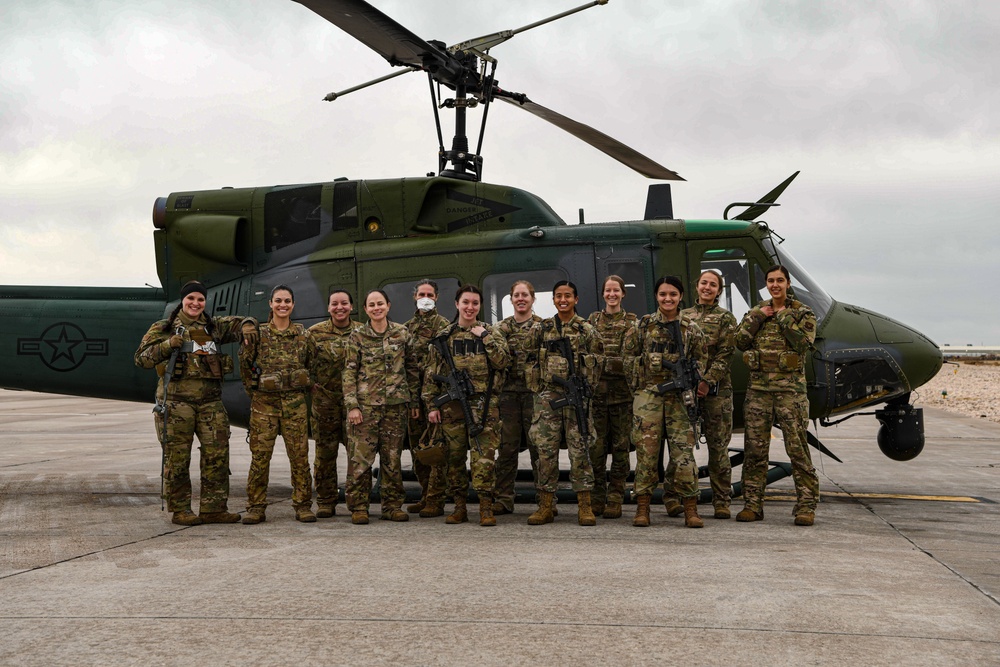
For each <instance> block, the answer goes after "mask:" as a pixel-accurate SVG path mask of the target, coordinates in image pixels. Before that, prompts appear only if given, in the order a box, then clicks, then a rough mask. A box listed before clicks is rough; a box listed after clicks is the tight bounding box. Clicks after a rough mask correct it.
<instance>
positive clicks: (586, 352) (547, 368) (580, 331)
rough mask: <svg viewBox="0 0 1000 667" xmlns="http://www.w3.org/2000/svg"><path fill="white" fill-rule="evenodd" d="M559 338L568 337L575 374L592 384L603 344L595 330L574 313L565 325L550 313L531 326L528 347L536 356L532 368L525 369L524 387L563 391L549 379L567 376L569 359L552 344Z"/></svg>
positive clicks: (598, 375)
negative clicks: (526, 381)
mask: <svg viewBox="0 0 1000 667" xmlns="http://www.w3.org/2000/svg"><path fill="white" fill-rule="evenodd" d="M560 338H568V339H569V343H570V349H571V350H572V351H573V357H574V359H573V365H574V367H575V368H576V372H577V374H578V375H581V376H582V377H583V378H584V379H585V380H586V381H587V382H588V383H589V384H590V386H591V387H594V386H596V385H597V382H598V380H600V379H601V368H602V367H603V365H604V343H603V342H602V341H601V335H600V334H599V333H597V329H595V328H594V327H593V326H592V325H590V324H588V323H587V321H586V320H584V319H583V318H582V317H580V316H579V315H576V314H574V315H573V319H571V320H570V321H569V322H567V323H565V324H562V323H560V322H559V316H558V315H553V316H552V317H550V318H549V319H547V320H542V321H541V322H540V323H539V324H538V325H536V326H534V327H532V329H531V349H534V350H537V354H538V356H537V358H536V359H535V363H534V364H533V367H531V368H529V369H528V371H527V372H526V375H527V378H528V387H529V388H531V389H532V390H534V391H548V392H553V393H556V394H561V393H563V391H564V389H563V387H561V386H560V385H558V384H557V383H556V382H555V381H554V380H553V379H552V378H553V377H561V378H563V379H566V378H568V377H569V362H568V361H567V360H566V359H564V358H563V356H562V354H560V353H559V352H558V351H555V348H554V347H553V345H554V343H555V341H557V340H559V339H560Z"/></svg>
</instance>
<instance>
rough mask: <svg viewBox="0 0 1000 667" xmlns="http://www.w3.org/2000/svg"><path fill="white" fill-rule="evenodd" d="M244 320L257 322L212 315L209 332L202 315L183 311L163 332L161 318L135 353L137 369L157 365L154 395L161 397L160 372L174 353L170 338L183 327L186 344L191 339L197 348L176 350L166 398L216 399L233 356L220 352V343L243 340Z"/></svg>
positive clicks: (197, 400)
mask: <svg viewBox="0 0 1000 667" xmlns="http://www.w3.org/2000/svg"><path fill="white" fill-rule="evenodd" d="M245 322H250V323H252V324H256V323H257V321H256V320H254V319H253V318H243V317H215V318H212V325H213V326H212V333H211V334H209V333H208V331H207V329H206V324H207V320H206V319H205V316H204V314H202V315H201V316H199V317H198V319H197V320H196V321H192V320H191V319H190V318H189V317H188V316H187V315H185V314H184V313H183V312H179V313H178V314H177V317H175V318H174V321H173V322H172V323H171V324H170V328H169V329H167V331H163V327H164V326H165V325H166V324H167V321H166V320H160V321H159V322H156V323H154V324H153V326H151V327H149V331H147V332H146V335H145V336H143V337H142V342H141V343H140V344H139V349H138V350H136V352H135V357H134V359H135V365H136V366H138V367H139V368H154V367H155V368H156V374H157V375H159V376H160V381H159V383H158V384H157V386H156V395H157V396H158V397H160V396H163V375H164V373H165V372H166V369H167V362H168V360H169V359H170V354H171V353H172V352H173V348H171V347H170V343H169V341H170V338H171V336H173V335H174V331H176V330H177V328H178V327H181V326H183V327H184V328H185V331H184V334H183V338H184V342H185V344H187V343H189V342H192V343H193V344H197V345H198V349H197V350H196V351H194V352H183V351H182V352H180V353H178V355H177V365H176V366H175V368H174V376H173V377H172V378H171V379H170V385H169V389H168V391H169V392H170V395H169V396H168V397H167V399H168V400H171V401H185V402H188V403H201V402H206V401H215V400H219V399H220V398H222V379H223V376H224V375H225V374H226V373H228V372H232V370H233V360H232V358H231V357H230V356H229V355H228V354H222V353H221V352H220V350H219V345H222V344H224V343H237V342H240V341H241V340H242V339H243V334H242V333H241V331H240V329H241V327H242V326H243V324H244V323H245ZM192 346H193V345H192Z"/></svg>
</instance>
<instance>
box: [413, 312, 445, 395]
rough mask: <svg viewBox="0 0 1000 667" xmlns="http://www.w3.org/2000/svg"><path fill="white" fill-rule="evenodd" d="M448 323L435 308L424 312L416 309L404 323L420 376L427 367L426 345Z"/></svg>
mask: <svg viewBox="0 0 1000 667" xmlns="http://www.w3.org/2000/svg"><path fill="white" fill-rule="evenodd" d="M448 324H449V322H448V320H447V319H446V318H445V317H444V316H443V315H440V314H439V313H438V311H437V309H436V308H435V309H432V310H428V311H427V312H426V313H425V312H422V311H420V310H418V311H417V312H416V313H414V314H413V317H411V318H410V320H409V321H408V322H407V323H406V324H405V325H404V326H405V327H406V330H407V331H409V332H410V338H411V339H412V341H413V346H414V348H415V350H414V354H415V355H416V360H417V368H419V369H420V376H421V378H423V373H424V369H425V368H427V352H428V347H427V345H428V343H430V342H431V338H434V336H436V335H437V334H438V332H439V331H441V330H442V329H444V328H445V327H446V326H448Z"/></svg>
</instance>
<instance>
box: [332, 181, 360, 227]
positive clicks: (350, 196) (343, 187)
mask: <svg viewBox="0 0 1000 667" xmlns="http://www.w3.org/2000/svg"><path fill="white" fill-rule="evenodd" d="M357 227H358V183H357V181H347V182H346V183H337V184H336V185H334V186H333V231H335V232H337V231H343V230H345V229H357Z"/></svg>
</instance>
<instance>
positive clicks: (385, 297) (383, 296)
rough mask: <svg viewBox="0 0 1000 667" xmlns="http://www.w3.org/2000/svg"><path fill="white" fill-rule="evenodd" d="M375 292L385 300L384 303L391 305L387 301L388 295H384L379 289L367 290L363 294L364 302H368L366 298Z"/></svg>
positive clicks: (383, 291)
mask: <svg viewBox="0 0 1000 667" xmlns="http://www.w3.org/2000/svg"><path fill="white" fill-rule="evenodd" d="M376 292H378V293H379V294H381V295H382V298H383V299H385V302H386V303H392V302H391V301H389V295H388V294H386V293H385V290H380V289H370V290H368V293H367V294H365V302H367V301H368V297H370V296H371V295H372V294H375V293H376Z"/></svg>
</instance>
